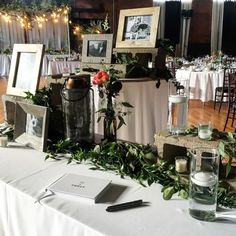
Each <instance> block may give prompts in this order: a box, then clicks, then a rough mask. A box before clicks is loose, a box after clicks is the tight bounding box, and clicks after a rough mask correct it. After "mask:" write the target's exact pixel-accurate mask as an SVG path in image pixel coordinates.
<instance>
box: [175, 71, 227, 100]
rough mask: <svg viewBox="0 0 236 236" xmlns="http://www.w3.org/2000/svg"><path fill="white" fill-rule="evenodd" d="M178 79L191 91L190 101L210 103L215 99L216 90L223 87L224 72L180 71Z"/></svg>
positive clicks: (177, 73)
mask: <svg viewBox="0 0 236 236" xmlns="http://www.w3.org/2000/svg"><path fill="white" fill-rule="evenodd" d="M176 79H177V80H178V81H179V82H180V83H183V85H186V83H188V86H189V89H190V99H200V100H201V101H202V102H208V101H212V100H214V99H215V88H216V87H219V86H222V85H223V79H224V71H223V70H220V71H190V70H183V69H179V70H177V71H176Z"/></svg>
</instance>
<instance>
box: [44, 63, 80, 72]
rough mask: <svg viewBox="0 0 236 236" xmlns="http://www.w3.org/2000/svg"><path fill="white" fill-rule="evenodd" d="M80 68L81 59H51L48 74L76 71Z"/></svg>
mask: <svg viewBox="0 0 236 236" xmlns="http://www.w3.org/2000/svg"><path fill="white" fill-rule="evenodd" d="M76 68H79V61H49V64H48V72H47V73H48V75H55V74H63V73H75V72H76V71H75V69H76Z"/></svg>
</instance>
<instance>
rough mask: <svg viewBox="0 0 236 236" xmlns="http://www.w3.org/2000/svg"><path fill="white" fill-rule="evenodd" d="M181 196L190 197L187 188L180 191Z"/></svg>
mask: <svg viewBox="0 0 236 236" xmlns="http://www.w3.org/2000/svg"><path fill="white" fill-rule="evenodd" d="M179 196H180V197H182V198H183V199H188V192H187V191H186V190H185V189H181V190H180V191H179Z"/></svg>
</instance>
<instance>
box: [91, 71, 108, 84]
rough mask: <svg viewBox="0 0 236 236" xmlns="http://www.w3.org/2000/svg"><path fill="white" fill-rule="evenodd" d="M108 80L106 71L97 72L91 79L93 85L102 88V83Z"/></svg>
mask: <svg viewBox="0 0 236 236" xmlns="http://www.w3.org/2000/svg"><path fill="white" fill-rule="evenodd" d="M108 80H109V75H108V74H107V72H106V71H99V72H98V73H97V74H96V75H95V76H94V77H93V84H95V85H98V86H102V85H103V84H104V83H106V82H107V81H108Z"/></svg>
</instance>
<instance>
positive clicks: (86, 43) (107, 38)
mask: <svg viewBox="0 0 236 236" xmlns="http://www.w3.org/2000/svg"><path fill="white" fill-rule="evenodd" d="M112 41H113V34H85V35H83V48H82V62H87V63H111V56H112Z"/></svg>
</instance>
